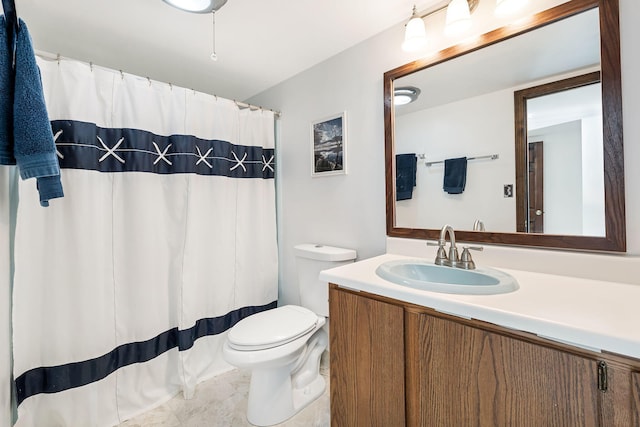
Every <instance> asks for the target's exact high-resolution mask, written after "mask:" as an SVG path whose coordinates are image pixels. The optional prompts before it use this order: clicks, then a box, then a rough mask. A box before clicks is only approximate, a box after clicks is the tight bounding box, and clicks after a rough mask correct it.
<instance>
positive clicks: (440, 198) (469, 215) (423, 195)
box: [395, 90, 516, 232]
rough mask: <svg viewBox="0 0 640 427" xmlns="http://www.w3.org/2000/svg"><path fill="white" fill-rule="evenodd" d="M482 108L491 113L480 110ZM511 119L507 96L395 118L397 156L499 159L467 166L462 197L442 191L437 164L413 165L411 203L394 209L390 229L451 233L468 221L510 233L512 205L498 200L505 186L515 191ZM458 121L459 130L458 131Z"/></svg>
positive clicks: (504, 93) (510, 98)
mask: <svg viewBox="0 0 640 427" xmlns="http://www.w3.org/2000/svg"><path fill="white" fill-rule="evenodd" d="M424 96H429V94H428V93H427V94H424ZM487 105H491V108H486V106H487ZM513 116H514V109H513V90H501V91H498V92H493V93H490V94H486V95H482V96H477V97H473V98H469V99H465V100H462V101H457V102H452V103H449V104H446V105H442V106H438V107H434V108H428V109H424V110H419V111H416V112H414V113H410V114H403V115H396V123H395V125H396V126H395V130H396V132H395V143H396V153H398V154H400V153H416V154H425V155H426V161H440V160H444V159H448V158H452V157H463V156H465V157H474V156H486V155H492V154H498V155H499V158H498V159H496V160H484V159H483V160H471V161H469V162H468V163H467V182H466V186H465V190H464V192H463V193H462V194H447V193H445V192H444V191H443V190H442V184H443V178H444V164H443V163H439V164H435V165H431V166H429V167H426V166H425V164H424V162H422V161H418V165H417V173H416V187H415V188H414V191H413V196H412V198H411V199H410V200H401V201H398V202H397V203H396V208H397V211H396V225H397V226H398V227H407V228H416V227H417V228H439V227H441V226H442V224H451V226H453V228H454V229H466V230H471V229H472V227H473V223H474V221H475V220H476V219H481V220H482V221H483V222H484V224H485V226H486V229H487V231H498V232H515V231H516V203H515V200H516V199H515V197H513V198H505V197H504V195H503V186H504V185H505V184H513V186H514V187H513V188H514V189H515V175H516V173H515V164H514V161H513V159H514V158H515V148H514V144H513V134H514V121H513ZM460 120H462V121H463V122H464V126H460V123H459V122H460ZM436 207H437V208H436Z"/></svg>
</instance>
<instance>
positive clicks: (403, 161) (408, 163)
mask: <svg viewBox="0 0 640 427" xmlns="http://www.w3.org/2000/svg"><path fill="white" fill-rule="evenodd" d="M417 162H418V159H417V158H416V155H415V154H413V153H410V154H396V200H407V199H410V198H411V196H412V195H413V187H415V185H416V165H417Z"/></svg>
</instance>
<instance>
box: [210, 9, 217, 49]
mask: <svg viewBox="0 0 640 427" xmlns="http://www.w3.org/2000/svg"><path fill="white" fill-rule="evenodd" d="M211 16H212V29H211V33H212V41H213V43H212V44H213V52H211V60H212V61H217V60H218V54H216V11H215V10H214V11H213V12H212V13H211Z"/></svg>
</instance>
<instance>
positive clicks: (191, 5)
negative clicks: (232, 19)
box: [162, 0, 227, 13]
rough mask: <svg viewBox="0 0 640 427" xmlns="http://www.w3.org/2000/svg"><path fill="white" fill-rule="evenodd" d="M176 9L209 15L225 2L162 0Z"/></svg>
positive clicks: (213, 0)
mask: <svg viewBox="0 0 640 427" xmlns="http://www.w3.org/2000/svg"><path fill="white" fill-rule="evenodd" d="M162 1H164V2H165V3H167V4H170V5H171V6H173V7H177V8H178V9H181V10H184V11H187V12H193V13H211V12H213V11H214V10H218V9H220V8H221V7H222V6H224V5H225V3H227V0H162Z"/></svg>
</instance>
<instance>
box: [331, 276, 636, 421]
mask: <svg viewBox="0 0 640 427" xmlns="http://www.w3.org/2000/svg"><path fill="white" fill-rule="evenodd" d="M329 302H330V319H331V327H330V334H331V351H330V362H331V424H332V426H336V427H337V426H340V427H346V426H378V425H379V426H405V425H407V426H438V427H440V426H443V427H444V426H455V427H459V426H487V427H496V426H535V427H538V426H607V427H608V426H614V427H615V426H624V427H627V426H640V415H639V411H640V360H637V359H630V358H625V357H621V356H617V355H612V354H606V353H597V352H591V351H588V350H583V349H579V348H576V347H573V346H569V345H564V344H560V343H557V342H555V341H550V340H547V339H543V338H539V337H537V336H535V335H532V334H528V333H524V332H520V331H513V330H510V329H507V328H503V327H499V326H496V325H493V324H489V323H486V322H480V321H476V320H467V319H462V318H459V317H454V316H450V315H447V314H443V313H439V312H436V311H435V310H432V309H429V308H425V307H420V306H415V305H412V304H409V303H403V302H400V301H396V300H392V299H388V298H384V297H379V296H375V295H371V294H367V293H364V292H353V291H349V290H345V289H341V288H339V287H338V286H335V285H331V287H330V293H329ZM399 395H402V396H403V397H404V399H400V398H399Z"/></svg>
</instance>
